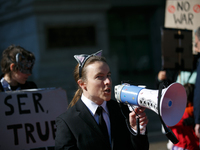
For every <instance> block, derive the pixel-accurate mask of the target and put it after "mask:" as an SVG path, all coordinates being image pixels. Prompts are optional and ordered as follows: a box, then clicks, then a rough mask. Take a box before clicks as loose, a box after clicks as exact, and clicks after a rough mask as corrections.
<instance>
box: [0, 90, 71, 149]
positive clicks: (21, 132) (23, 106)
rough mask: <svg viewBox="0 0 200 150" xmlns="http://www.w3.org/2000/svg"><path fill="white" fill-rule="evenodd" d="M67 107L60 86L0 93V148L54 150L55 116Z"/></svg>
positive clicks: (65, 97) (65, 98)
mask: <svg viewBox="0 0 200 150" xmlns="http://www.w3.org/2000/svg"><path fill="white" fill-rule="evenodd" d="M67 106H68V103H67V95H66V91H65V90H63V89H61V88H54V89H45V90H44V89H43V90H39V89H38V90H26V91H19V92H17V91H16V92H0V119H1V123H0V135H1V140H0V149H1V150H52V149H54V143H55V131H56V125H55V119H56V117H57V116H58V115H60V114H61V113H63V112H64V111H66V109H67Z"/></svg>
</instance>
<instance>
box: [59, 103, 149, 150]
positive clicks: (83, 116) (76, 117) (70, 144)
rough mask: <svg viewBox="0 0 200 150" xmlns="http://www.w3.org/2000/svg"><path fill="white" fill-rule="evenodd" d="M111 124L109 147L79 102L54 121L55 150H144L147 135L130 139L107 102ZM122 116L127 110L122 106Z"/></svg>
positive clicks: (116, 110)
mask: <svg viewBox="0 0 200 150" xmlns="http://www.w3.org/2000/svg"><path fill="white" fill-rule="evenodd" d="M107 107H108V110H109V115H110V124H111V141H112V142H111V143H112V144H111V146H110V144H109V142H108V141H106V140H105V139H104V137H103V134H102V132H101V131H100V128H99V126H98V124H97V123H96V121H95V119H94V117H93V116H92V115H91V113H90V112H89V110H88V108H87V107H86V106H85V104H84V103H83V102H82V101H81V100H79V101H78V102H77V103H76V104H75V105H74V106H73V107H71V108H69V109H68V110H67V111H66V112H65V113H63V114H61V115H60V116H59V117H57V118H56V125H57V131H56V138H55V150H148V149H149V142H148V138H147V135H139V136H137V137H136V136H133V135H132V134H131V133H130V132H129V131H128V128H127V126H126V123H125V119H124V117H123V116H122V113H121V111H120V108H119V105H118V103H117V102H116V101H114V100H110V101H108V102H107ZM123 109H124V110H125V114H128V113H129V110H128V107H127V106H125V105H123Z"/></svg>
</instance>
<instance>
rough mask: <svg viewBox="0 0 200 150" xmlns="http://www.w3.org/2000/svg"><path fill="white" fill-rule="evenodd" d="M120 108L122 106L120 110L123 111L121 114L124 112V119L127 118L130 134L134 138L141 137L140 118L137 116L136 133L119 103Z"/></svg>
mask: <svg viewBox="0 0 200 150" xmlns="http://www.w3.org/2000/svg"><path fill="white" fill-rule="evenodd" d="M119 106H120V110H121V112H122V115H123V116H124V118H125V122H126V126H127V128H128V130H129V132H130V133H131V134H133V135H134V136H138V135H140V122H139V121H140V118H139V117H138V116H136V124H137V133H135V132H134V131H133V130H132V129H131V126H130V123H129V120H128V119H127V118H126V116H125V115H124V112H123V110H122V108H121V104H120V103H119Z"/></svg>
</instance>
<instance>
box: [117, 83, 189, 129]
mask: <svg viewBox="0 0 200 150" xmlns="http://www.w3.org/2000/svg"><path fill="white" fill-rule="evenodd" d="M158 92H159V91H158V90H149V89H145V88H142V87H138V86H133V85H129V84H121V85H117V86H115V98H116V99H117V101H119V102H122V103H127V104H132V105H136V106H140V107H145V108H148V109H150V110H152V111H154V112H156V113H157V114H160V116H161V117H162V119H163V121H164V123H165V124H166V125H168V126H174V125H176V124H177V123H178V122H179V121H180V119H181V118H182V116H183V113H184V111H185V108H186V103H187V95H186V91H185V88H184V87H183V86H182V85H181V84H180V83H172V84H170V85H169V86H168V87H167V88H165V89H163V90H162V96H161V99H160V106H157V105H158ZM158 107H160V113H159V112H158V110H159V109H158Z"/></svg>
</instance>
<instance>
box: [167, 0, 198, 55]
mask: <svg viewBox="0 0 200 150" xmlns="http://www.w3.org/2000/svg"><path fill="white" fill-rule="evenodd" d="M199 18H200V0H166V8H165V28H175V29H187V30H193V35H192V36H193V38H192V44H193V47H194V36H195V35H194V32H195V30H196V29H197V28H198V27H200V19H199ZM193 53H194V54H195V52H194V48H193Z"/></svg>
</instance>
